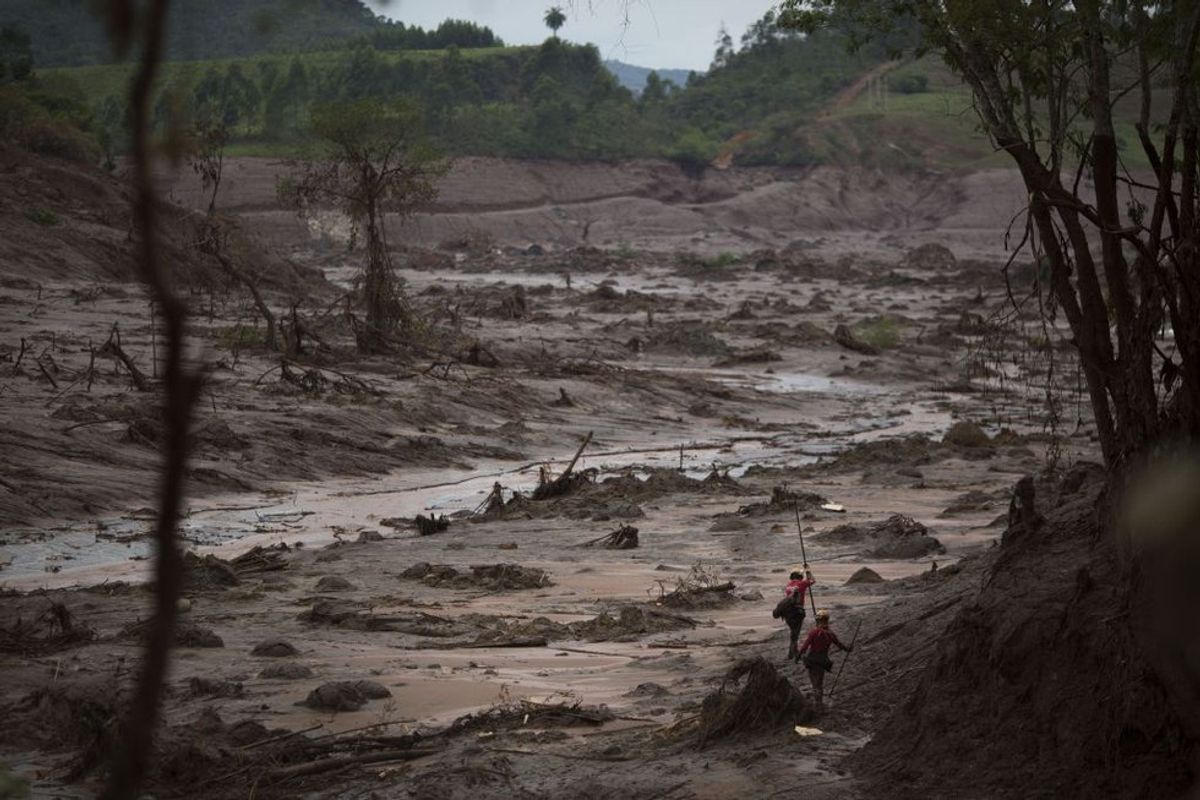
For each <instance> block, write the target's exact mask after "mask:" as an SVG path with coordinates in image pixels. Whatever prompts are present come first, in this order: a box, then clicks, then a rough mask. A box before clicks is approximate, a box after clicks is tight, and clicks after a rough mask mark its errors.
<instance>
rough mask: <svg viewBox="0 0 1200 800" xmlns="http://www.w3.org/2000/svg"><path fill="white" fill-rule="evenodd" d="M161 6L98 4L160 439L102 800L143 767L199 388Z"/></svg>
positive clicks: (166, 637)
mask: <svg viewBox="0 0 1200 800" xmlns="http://www.w3.org/2000/svg"><path fill="white" fill-rule="evenodd" d="M167 7H168V0H151V2H147V3H136V2H133V1H132V0H107V2H105V3H104V4H103V5H102V6H101V8H102V10H103V12H104V15H105V20H106V22H107V24H108V28H109V30H110V32H111V34H112V37H113V42H114V44H115V45H116V48H117V49H118V51H122V52H127V51H129V50H130V49H135V50H136V52H137V53H138V54H139V59H140V63H139V65H138V68H137V70H136V71H135V73H134V78H133V84H132V86H131V87H130V110H131V136H132V155H133V183H134V200H133V216H134V222H135V225H136V230H137V236H138V239H139V242H138V248H139V252H138V263H139V268H140V272H141V277H142V280H143V281H144V282H145V283H146V285H147V287H149V289H150V292H151V295H152V296H153V298H154V300H155V302H156V303H157V304H158V306H159V308H160V309H161V313H162V317H161V319H162V322H163V325H164V328H165V340H166V341H165V347H166V358H165V365H164V366H165V373H164V378H163V385H162V391H163V419H164V422H165V423H166V433H165V435H164V439H163V461H162V478H161V480H162V484H161V488H160V496H159V505H158V522H157V524H156V526H155V532H154V544H155V550H156V554H155V555H156V557H155V562H154V565H155V566H154V585H155V592H154V616H153V619H152V620H151V623H150V627H149V633H148V638H147V640H146V646H145V652H144V656H143V658H142V662H141V666H140V669H139V673H138V682H137V686H136V687H135V689H134V695H133V699H132V701H131V703H130V705H129V708H128V709H127V711H126V713H125V715H124V717H123V719H122V721H121V727H120V731H119V739H118V742H117V745H116V748H115V750H114V752H113V757H112V765H111V771H110V774H109V781H108V785H107V786H106V787H105V790H104V793H103V795H102V797H103V798H105V800H127V799H128V798H133V797H137V796H138V794H139V790H140V788H141V786H142V784H143V782H144V780H145V777H146V772H147V769H148V766H149V764H150V759H151V752H152V747H153V742H154V732H155V729H156V728H157V724H158V717H159V708H160V705H161V701H162V691H163V679H164V677H165V676H166V671H167V661H168V658H169V656H170V649H171V641H172V639H173V636H174V630H175V618H176V614H177V604H178V599H179V591H180V584H181V582H182V573H183V557H182V554H181V553H180V550H179V547H178V542H177V540H176V529H177V526H178V522H179V514H180V508H181V505H182V502H183V496H184V481H185V477H186V469H187V457H188V448H189V442H188V428H189V426H190V423H191V419H192V410H193V408H194V406H195V402H196V398H197V397H198V396H199V393H200V385H201V377H200V375H199V374H198V373H194V372H191V371H190V370H189V369H188V367H187V365H186V364H185V354H184V337H185V334H186V325H187V307H186V305H185V303H184V301H183V300H182V299H181V298H180V297H179V296H178V295H176V294H175V292H174V290H173V289H172V287H171V281H170V277H169V275H168V272H167V270H166V269H165V267H164V265H163V264H162V262H161V260H160V255H159V251H158V248H157V246H156V236H157V235H158V211H157V205H158V199H157V197H156V194H155V191H154V185H153V181H152V177H151V171H150V170H151V164H150V160H151V146H150V141H149V139H150V113H151V103H152V100H151V98H152V91H153V88H154V81H155V77H156V76H157V74H158V69H159V64H160V61H161V58H162V40H163V32H164V29H165V25H166V17H167ZM135 37H136V39H137V41H136V42H135V41H134V40H135Z"/></svg>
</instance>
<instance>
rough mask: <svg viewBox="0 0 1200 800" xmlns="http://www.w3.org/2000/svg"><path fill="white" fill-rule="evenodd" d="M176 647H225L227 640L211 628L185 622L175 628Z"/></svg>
mask: <svg viewBox="0 0 1200 800" xmlns="http://www.w3.org/2000/svg"><path fill="white" fill-rule="evenodd" d="M175 646H176V647H224V646H225V642H224V640H222V639H221V637H220V636H218V635H217V634H216V633H214V632H213V630H212V629H211V628H201V627H200V626H199V625H190V624H187V623H185V624H183V625H179V626H177V627H176V628H175Z"/></svg>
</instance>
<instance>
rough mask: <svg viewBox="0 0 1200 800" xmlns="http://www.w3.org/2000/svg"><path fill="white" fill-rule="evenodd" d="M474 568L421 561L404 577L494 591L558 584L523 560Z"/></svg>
mask: <svg viewBox="0 0 1200 800" xmlns="http://www.w3.org/2000/svg"><path fill="white" fill-rule="evenodd" d="M470 570H471V571H470V573H465V572H461V571H460V570H458V569H455V568H454V567H451V566H449V565H446V564H429V563H427V562H421V563H419V564H414V565H413V566H411V567H409V568H408V569H406V570H404V572H402V573H400V577H402V578H408V579H409V580H416V581H421V583H423V584H425V585H426V586H436V587H439V588H449V589H480V590H485V591H492V592H506V591H517V590H520V589H544V588H545V587H547V586H553V585H554V582H553V581H552V580H551V579H550V574H549V573H548V572H546V571H545V570H543V569H537V568H535V567H524V566H521V565H520V564H480V565H475V566H472V567H471V568H470Z"/></svg>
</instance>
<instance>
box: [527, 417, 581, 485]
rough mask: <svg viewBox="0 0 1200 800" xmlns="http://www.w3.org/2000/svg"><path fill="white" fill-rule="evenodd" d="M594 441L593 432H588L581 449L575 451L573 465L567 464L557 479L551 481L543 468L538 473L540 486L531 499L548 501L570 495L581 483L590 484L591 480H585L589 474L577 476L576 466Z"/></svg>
mask: <svg viewBox="0 0 1200 800" xmlns="http://www.w3.org/2000/svg"><path fill="white" fill-rule="evenodd" d="M591 441H592V432H591V431H588V435H587V436H585V437H584V438H583V443H582V444H581V445H579V449H578V450H576V451H575V457H574V458H572V459H571V463H569V464H567V468H566V469H564V470H563V471H562V473H561V474H560V475H559V476H558V477H557V478H555V479H553V480H550V476H549V472H548V470H546V469H545V468H543V469H542V470H541V471H540V472H539V473H538V486H537V488H536V489H534V490H533V494H532V495H531V497H532V498H533V499H534V500H546V499H548V498H551V497H558V496H560V495H564V494H568V493H569V492H570V491H571V490H572V489H574V488H575V487H576V486H577V485H579V483H580V482H585V483H590V482H591V480H590V479H588V478H585V477H584V476H585V475H587V473H579V474H576V473H575V472H574V470H575V464H576V463H577V462H578V461H579V457H580V456H581V455H583V451H584V448H586V447H587V446H588V444H589V443H590V442H591Z"/></svg>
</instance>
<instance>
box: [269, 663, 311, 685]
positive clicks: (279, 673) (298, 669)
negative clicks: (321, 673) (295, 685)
mask: <svg viewBox="0 0 1200 800" xmlns="http://www.w3.org/2000/svg"><path fill="white" fill-rule="evenodd" d="M312 676H313V671H312V668H311V667H306V666H305V665H303V664H289V663H284V664H272V665H271V666H269V667H264V668H263V670H262V672H260V673H258V677H260V678H266V679H268V680H280V681H296V680H301V679H304V678H311V677H312Z"/></svg>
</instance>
